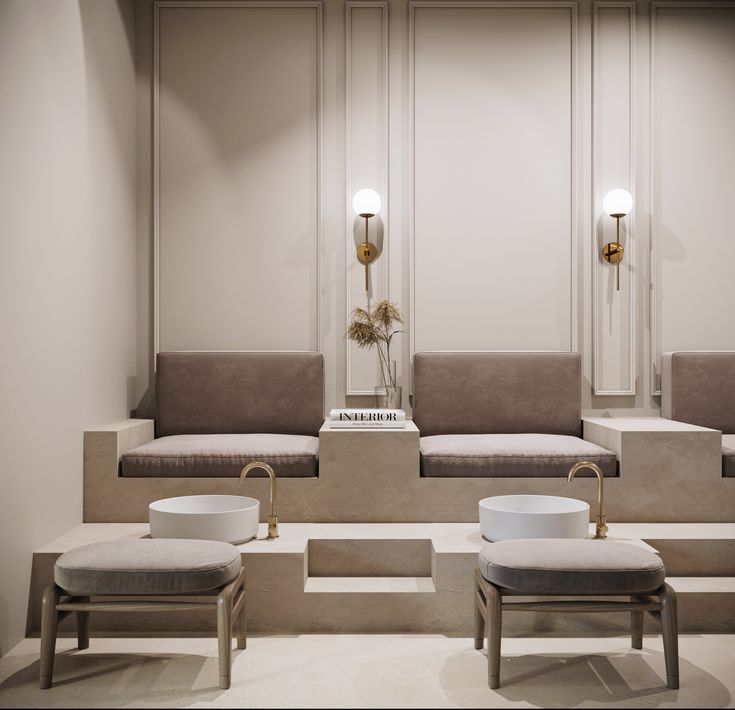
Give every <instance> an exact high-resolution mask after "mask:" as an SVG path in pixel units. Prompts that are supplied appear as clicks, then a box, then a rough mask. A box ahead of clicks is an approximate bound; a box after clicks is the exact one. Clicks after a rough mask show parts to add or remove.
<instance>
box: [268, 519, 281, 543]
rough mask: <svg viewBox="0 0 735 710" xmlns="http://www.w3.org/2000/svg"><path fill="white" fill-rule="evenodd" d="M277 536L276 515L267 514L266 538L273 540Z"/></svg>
mask: <svg viewBox="0 0 735 710" xmlns="http://www.w3.org/2000/svg"><path fill="white" fill-rule="evenodd" d="M277 537H278V516H277V515H269V516H268V537H267V538H266V540H275V539H276V538H277Z"/></svg>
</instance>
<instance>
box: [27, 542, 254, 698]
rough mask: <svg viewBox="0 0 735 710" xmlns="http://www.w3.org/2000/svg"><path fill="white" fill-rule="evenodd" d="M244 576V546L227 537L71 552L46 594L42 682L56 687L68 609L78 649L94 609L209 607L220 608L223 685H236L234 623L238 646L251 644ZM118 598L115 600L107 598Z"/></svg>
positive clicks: (82, 645) (100, 545)
mask: <svg viewBox="0 0 735 710" xmlns="http://www.w3.org/2000/svg"><path fill="white" fill-rule="evenodd" d="M244 578H245V573H244V570H243V568H242V564H241V562H240V552H239V550H238V549H237V548H236V547H235V546H234V545H230V544H229V543H226V542H213V541H209V540H122V541H116V542H102V543H96V544H93V545H84V546H83V547H77V548H76V549H74V550H70V551H69V552H65V553H64V554H63V555H61V557H59V559H58V560H57V561H56V565H55V566H54V581H55V584H53V585H52V586H50V587H48V588H47V589H46V591H45V592H44V594H43V606H42V611H41V688H50V687H51V682H52V677H53V670H54V654H55V650H56V629H57V626H58V623H59V621H60V620H61V619H63V618H64V617H65V616H67V615H68V614H71V613H73V612H76V615H77V616H76V621H77V639H78V647H79V648H88V647H89V614H90V612H98V611H107V612H128V611H143V612H148V613H150V612H157V611H195V610H197V611H198V610H200V609H202V608H206V607H207V606H208V605H211V606H213V607H216V610H217V637H218V640H219V685H220V688H229V687H230V666H231V663H230V659H231V649H232V630H233V624H235V626H236V636H237V647H238V648H245V643H246V640H245V639H246V636H245V634H246V627H245V591H244V588H243V583H244ZM110 596H114V597H115V599H114V600H109V599H105V597H110ZM91 597H94V599H92V598H91ZM118 597H122V599H119V598H118ZM151 597H152V599H150V598H151ZM156 597H162V599H156ZM171 597H175V598H174V599H173V600H172V599H171ZM143 598H144V599H143Z"/></svg>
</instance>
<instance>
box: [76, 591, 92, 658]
mask: <svg viewBox="0 0 735 710" xmlns="http://www.w3.org/2000/svg"><path fill="white" fill-rule="evenodd" d="M79 601H80V602H88V601H89V597H81V598H80V599H79ZM76 617H77V648H78V649H80V650H83V649H85V648H89V612H88V611H78V612H76Z"/></svg>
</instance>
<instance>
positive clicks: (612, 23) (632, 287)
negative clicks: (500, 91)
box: [592, 2, 639, 395]
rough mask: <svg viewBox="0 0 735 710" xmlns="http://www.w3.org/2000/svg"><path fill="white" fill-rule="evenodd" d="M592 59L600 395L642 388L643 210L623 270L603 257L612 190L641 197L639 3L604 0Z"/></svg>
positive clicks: (631, 231)
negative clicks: (638, 375) (638, 378)
mask: <svg viewBox="0 0 735 710" xmlns="http://www.w3.org/2000/svg"><path fill="white" fill-rule="evenodd" d="M593 29H594V32H593V40H592V41H593V48H592V49H593V64H592V81H593V84H592V93H593V109H592V110H593V114H592V139H593V146H592V161H593V195H592V216H593V222H592V242H593V264H592V268H593V277H594V278H593V305H594V320H593V333H592V339H593V358H594V362H593V369H594V390H595V394H597V395H620V394H630V395H632V394H635V362H636V353H635V348H636V338H635V331H636V321H635V304H636V284H637V279H636V274H637V270H636V246H637V245H636V240H635V236H636V230H635V223H636V217H637V214H638V210H635V211H634V212H633V213H631V215H629V216H628V217H626V218H625V219H623V220H621V223H620V225H621V229H620V241H621V243H622V244H623V248H624V249H625V252H624V259H623V261H622V263H621V264H620V289H619V290H618V289H617V269H616V268H615V267H614V266H613V265H612V264H609V263H608V262H606V261H604V260H603V258H602V248H603V246H604V245H605V244H607V243H608V242H611V241H615V240H616V239H617V232H616V223H615V220H614V219H612V218H611V217H610V216H609V215H607V214H606V213H605V212H604V210H603V207H602V204H603V200H604V198H605V195H606V194H607V193H608V192H609V191H610V190H613V189H615V188H622V189H624V190H627V191H628V192H630V193H631V194H632V195H633V199H634V204H636V205H637V204H638V199H639V196H638V195H637V194H636V189H635V169H634V165H635V163H634V146H635V143H634V140H635V139H634V124H635V120H634V119H635V117H634V95H635V87H634V81H633V79H634V71H633V59H634V41H635V5H634V4H628V5H625V4H623V3H620V2H610V3H604V2H601V3H596V4H595V7H594V16H593Z"/></svg>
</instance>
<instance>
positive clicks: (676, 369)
mask: <svg viewBox="0 0 735 710" xmlns="http://www.w3.org/2000/svg"><path fill="white" fill-rule="evenodd" d="M661 416H662V417H666V418H667V419H675V420H676V421H679V422H686V423H687V424H698V425H699V426H706V427H709V428H711V429H719V430H720V431H721V432H722V433H723V434H735V352H708V353H696V352H673V353H664V354H663V356H662V358H661Z"/></svg>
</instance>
